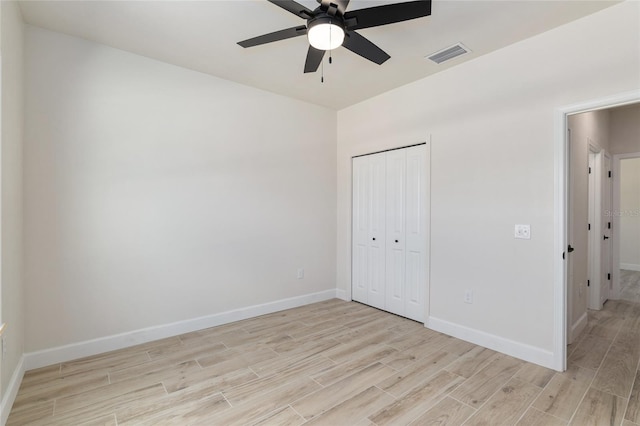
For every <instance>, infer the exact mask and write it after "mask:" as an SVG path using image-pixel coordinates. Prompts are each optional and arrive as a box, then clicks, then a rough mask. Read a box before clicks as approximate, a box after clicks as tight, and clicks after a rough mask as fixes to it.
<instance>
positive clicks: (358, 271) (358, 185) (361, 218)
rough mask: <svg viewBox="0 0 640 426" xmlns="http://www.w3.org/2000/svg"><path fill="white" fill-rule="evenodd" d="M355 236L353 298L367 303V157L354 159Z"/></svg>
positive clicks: (353, 246) (353, 245)
mask: <svg viewBox="0 0 640 426" xmlns="http://www.w3.org/2000/svg"><path fill="white" fill-rule="evenodd" d="M352 168H353V195H352V196H353V203H352V209H353V221H352V227H353V236H352V262H351V263H352V266H351V270H352V272H351V274H352V276H351V282H352V284H351V288H352V290H351V292H352V294H351V297H352V299H353V300H355V301H358V302H362V303H367V302H368V300H367V294H368V293H369V290H368V281H369V272H368V270H369V262H368V251H369V241H368V240H369V191H370V189H369V186H370V184H369V181H370V179H369V160H368V158H367V157H357V158H354V159H353V162H352Z"/></svg>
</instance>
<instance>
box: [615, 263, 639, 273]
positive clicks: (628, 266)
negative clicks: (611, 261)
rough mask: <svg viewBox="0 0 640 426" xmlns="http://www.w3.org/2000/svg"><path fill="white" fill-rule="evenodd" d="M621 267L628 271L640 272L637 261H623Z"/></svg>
mask: <svg viewBox="0 0 640 426" xmlns="http://www.w3.org/2000/svg"><path fill="white" fill-rule="evenodd" d="M620 269H624V270H627V271H638V272H640V265H637V264H635V263H621V264H620Z"/></svg>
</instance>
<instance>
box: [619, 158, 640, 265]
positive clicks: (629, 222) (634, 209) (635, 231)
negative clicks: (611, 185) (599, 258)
mask: <svg viewBox="0 0 640 426" xmlns="http://www.w3.org/2000/svg"><path fill="white" fill-rule="evenodd" d="M620 268H621V269H631V270H635V271H640V158H628V159H622V160H620Z"/></svg>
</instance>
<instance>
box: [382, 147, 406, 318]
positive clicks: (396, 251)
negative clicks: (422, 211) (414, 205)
mask: <svg viewBox="0 0 640 426" xmlns="http://www.w3.org/2000/svg"><path fill="white" fill-rule="evenodd" d="M406 159H407V153H406V149H398V150H395V151H389V152H387V153H386V165H387V200H386V216H387V218H386V225H387V241H386V243H387V244H386V269H387V271H386V298H385V309H386V310H387V311H389V312H392V313H394V314H397V315H403V316H404V315H405V297H406V295H405V293H406V289H405V244H406V241H405V234H406V233H405V218H406V214H407V213H406V162H407V161H406Z"/></svg>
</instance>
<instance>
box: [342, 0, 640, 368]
mask: <svg viewBox="0 0 640 426" xmlns="http://www.w3.org/2000/svg"><path fill="white" fill-rule="evenodd" d="M639 7H640V4H639V3H637V2H625V3H623V4H620V5H616V6H612V7H610V8H607V9H605V10H603V11H602V12H599V13H597V14H594V15H591V16H588V17H585V18H583V19H581V20H578V21H575V22H573V23H570V24H567V25H564V26H562V27H559V28H557V29H554V30H552V31H549V32H547V33H544V34H541V35H539V36H536V37H533V38H531V39H528V40H525V41H522V42H520V43H517V44H515V45H512V46H509V47H506V48H504V49H502V50H499V51H496V52H494V53H491V54H489V55H486V56H482V57H480V58H477V59H475V60H472V61H470V62H468V63H465V64H462V65H459V66H457V67H454V68H451V69H449V70H446V71H443V72H442V73H439V74H436V75H434V76H431V77H428V78H426V79H423V80H421V81H418V82H415V83H412V84H409V85H407V86H404V87H402V88H399V89H396V90H393V91H390V92H388V93H385V94H383V95H380V96H378V97H376V98H373V99H370V100H368V101H365V102H362V103H360V104H358V105H355V106H353V107H350V108H347V109H344V110H342V111H340V112H339V114H338V246H337V250H338V253H337V259H338V264H337V268H338V269H337V270H338V287H339V289H342V290H344V291H345V292H346V293H347V294H348V293H349V292H350V255H349V247H350V245H349V244H350V234H351V229H350V193H351V192H350V157H351V156H352V155H354V154H361V153H365V152H370V151H375V150H377V149H380V148H384V147H391V146H400V145H406V144H411V143H415V142H418V141H423V140H425V139H426V138H428V137H429V135H431V141H432V152H431V242H430V247H431V271H430V280H431V289H430V318H429V323H430V324H437V325H438V327H439V328H443V327H444V326H446V327H447V328H448V329H449V330H452V331H454V332H456V333H457V334H458V335H463V336H467V337H468V338H473V339H475V340H483V341H489V342H493V346H494V347H500V348H502V349H503V350H506V351H509V352H511V353H514V354H518V355H519V356H523V357H527V358H528V359H531V360H534V361H536V362H540V363H543V364H546V365H551V364H552V358H553V350H554V345H553V342H554V322H553V321H554V311H553V303H554V299H553V297H554V273H553V264H554V263H553V262H554V258H553V253H554V143H555V140H554V113H555V111H556V109H557V108H559V107H562V106H566V105H570V104H574V103H577V102H584V101H586V100H590V99H597V98H600V97H604V96H610V95H612V94H617V93H623V92H627V91H629V90H633V89H638V88H639V87H640V81H639V76H640V58H639V55H638V45H639V42H640V23H639V17H640V13H639V12H640V10H639ZM462 41H463V42H464V40H462ZM613 45H615V46H616V48H615V49H612V48H611V46H613ZM514 224H531V235H532V238H531V240H529V241H527V240H515V239H514V238H513V233H514ZM465 289H471V290H473V291H474V303H473V304H465V303H464V302H463V296H464V291H465Z"/></svg>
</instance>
